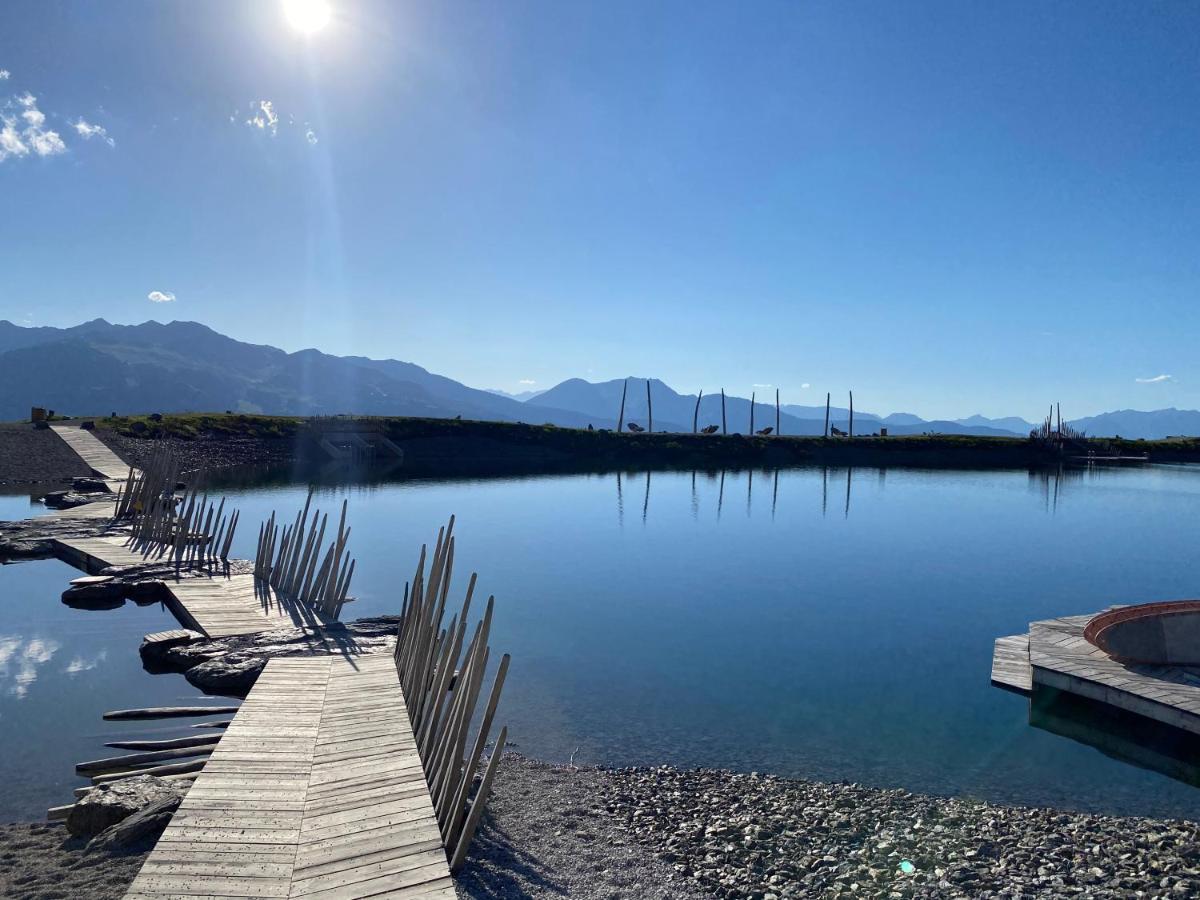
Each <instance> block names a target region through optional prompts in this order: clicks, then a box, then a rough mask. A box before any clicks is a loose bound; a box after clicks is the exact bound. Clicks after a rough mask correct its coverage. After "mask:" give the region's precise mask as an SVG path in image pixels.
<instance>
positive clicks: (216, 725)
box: [192, 719, 233, 728]
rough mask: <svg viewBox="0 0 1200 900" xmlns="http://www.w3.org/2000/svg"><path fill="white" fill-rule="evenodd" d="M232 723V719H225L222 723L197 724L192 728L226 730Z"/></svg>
mask: <svg viewBox="0 0 1200 900" xmlns="http://www.w3.org/2000/svg"><path fill="white" fill-rule="evenodd" d="M232 722H233V719H226V720H225V721H223V722H197V723H196V724H195V725H193V726H192V727H193V728H228V727H229V726H230V724H231V723H232Z"/></svg>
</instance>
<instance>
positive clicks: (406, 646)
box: [395, 517, 509, 872]
mask: <svg viewBox="0 0 1200 900" xmlns="http://www.w3.org/2000/svg"><path fill="white" fill-rule="evenodd" d="M453 531H454V518H453V517H451V519H450V522H449V524H448V525H447V526H445V527H444V528H442V529H441V530H440V531H439V532H438V539H437V545H436V546H435V547H434V551H433V558H432V560H431V564H430V566H429V578H428V581H427V580H426V577H425V562H426V548H425V547H422V548H421V558H420V561H419V562H418V563H417V570H416V574H415V575H414V576H413V581H412V584H411V586H410V585H405V590H404V606H403V609H402V611H401V614H400V626H399V629H398V630H397V637H396V652H395V656H396V671H397V672H398V674H399V676H400V685H401V688H402V689H403V692H404V703H405V706H406V707H407V708H408V716H409V721H410V722H411V724H412V728H413V735H414V737H415V738H416V742H417V751H418V752H419V753H420V756H421V764H422V767H423V768H424V770H425V780H426V783H427V784H428V785H429V793H430V796H431V798H432V799H433V805H434V811H435V813H436V814H437V820H438V826H439V827H440V829H441V833H442V844H443V846H444V847H445V848H446V855H447V857H448V859H449V862H450V871H451V872H457V871H458V870H459V869H460V868H461V867H462V865H463V863H464V862H465V861H466V858H467V849H468V848H469V846H470V844H471V839H472V838H473V837H474V836H475V829H476V828H477V827H478V826H479V818H480V816H481V815H482V814H483V807H484V804H485V803H486V802H487V797H488V792H489V791H490V790H491V785H492V779H493V778H494V777H495V774H496V766H497V764H498V763H499V760H500V756H501V753H502V752H503V751H504V743H505V741H506V740H507V738H508V728H507V727H505V728H501V729H500V735H499V737H497V738H496V745H495V747H494V748H493V750H492V756H491V759H490V760H489V761H488V765H487V769H486V770H485V771H484V774H483V779H482V781H481V782H480V783H479V786H478V789H477V790H476V791H475V793H474V795H472V794H471V789H472V787H473V786H474V784H475V772H476V769H477V768H478V766H479V760H480V757H481V756H482V754H483V750H484V747H485V746H486V744H487V738H488V732H489V731H490V730H491V727H492V719H493V718H494V716H495V714H496V704H497V703H498V702H499V700H500V691H501V688H503V686H504V678H505V675H506V674H507V673H508V663H509V656H508V654H507V653H506V654H504V656H503V657H501V659H500V665H499V668H498V669H497V671H496V677H495V681H494V682H493V683H492V690H491V694H490V696H489V697H488V702H487V706H486V707H485V708H484V712H483V718H482V720H481V721H480V724H479V729H478V731H477V732H476V735H475V741H474V744H473V745H472V747H471V752H470V754H469V755H467V756H465V757H464V756H463V754H464V752H465V750H466V746H467V738H468V734H469V732H470V728H471V724H472V721H473V720H474V713H475V705H476V703H477V701H478V700H479V693H480V688H481V687H482V685H483V677H484V672H485V670H486V669H487V664H488V656H489V655H490V652H491V651H490V649H489V647H488V643H487V642H488V634H489V632H490V631H491V625H492V607H493V605H494V603H495V598H493V597H489V598H488V602H487V609H486V611H485V612H484V614H483V619H482V620H481V621H480V622H478V623H477V624H476V625H475V629H474V631H473V633H472V637H471V642H470V643H469V644H468V645H467V646H466V650H465V652H464V651H463V641H464V639H465V638H466V636H467V616H468V614H469V613H470V609H471V595H472V594H473V593H474V591H475V575H474V574H472V575H471V580H470V583H469V584H468V585H467V594H466V599H465V600H464V601H463V605H462V610H461V612H459V613H458V614H456V615H455V616H453V617H452V618H451V620H450V624H449V625H448V626H446V627H445V628H443V627H442V619H443V616H444V614H445V612H446V598H447V595H448V594H449V590H450V576H451V573H452V570H453V567H454V535H453Z"/></svg>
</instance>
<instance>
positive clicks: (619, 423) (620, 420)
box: [617, 378, 629, 434]
mask: <svg viewBox="0 0 1200 900" xmlns="http://www.w3.org/2000/svg"><path fill="white" fill-rule="evenodd" d="M627 390H629V379H628V378H626V379H625V383H624V384H622V385H621V412H620V414H618V415H617V434H620V433H621V430H622V429H623V428H624V427H625V392H626V391H627Z"/></svg>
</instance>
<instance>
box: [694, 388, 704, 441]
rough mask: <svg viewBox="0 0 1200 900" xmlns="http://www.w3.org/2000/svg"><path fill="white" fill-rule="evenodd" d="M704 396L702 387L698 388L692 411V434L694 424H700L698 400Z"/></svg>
mask: <svg viewBox="0 0 1200 900" xmlns="http://www.w3.org/2000/svg"><path fill="white" fill-rule="evenodd" d="M703 398H704V388H700V393H699V395H697V397H696V411H695V412H694V413H692V434H695V433H696V426H697V425H699V424H700V401H701V400H702V399H703Z"/></svg>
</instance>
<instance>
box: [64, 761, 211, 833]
mask: <svg viewBox="0 0 1200 900" xmlns="http://www.w3.org/2000/svg"><path fill="white" fill-rule="evenodd" d="M186 792H187V789H186V788H185V787H184V786H183V785H181V784H178V783H176V782H173V781H164V780H163V779H161V778H156V777H154V776H153V775H135V776H134V777H132V778H123V779H121V780H120V781H112V782H109V783H107V784H101V785H98V786H97V787H96V788H95V789H93V790H91V791H88V792H87V793H86V794H85V795H84V796H83V797H81V798H80V799H79V800H78V801H77V802H76V803H75V805H74V806H73V807H71V812H70V813H69V814H68V815H67V831H69V832H70V833H71V834H72V835H74V836H75V837H91V836H93V835H96V834H99V833H100V832H102V831H104V830H105V829H106V828H110V827H111V826H113V825H116V824H117V823H118V822H120V821H122V820H124V819H127V818H129V817H130V816H132V815H133V814H134V813H136V812H139V811H140V810H143V809H145V808H146V807H148V806H151V805H154V804H158V803H160V802H162V801H164V800H170V799H174V801H175V805H176V806H178V805H179V801H180V800H181V799H183V795H184V794H185V793H186Z"/></svg>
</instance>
